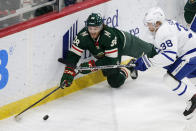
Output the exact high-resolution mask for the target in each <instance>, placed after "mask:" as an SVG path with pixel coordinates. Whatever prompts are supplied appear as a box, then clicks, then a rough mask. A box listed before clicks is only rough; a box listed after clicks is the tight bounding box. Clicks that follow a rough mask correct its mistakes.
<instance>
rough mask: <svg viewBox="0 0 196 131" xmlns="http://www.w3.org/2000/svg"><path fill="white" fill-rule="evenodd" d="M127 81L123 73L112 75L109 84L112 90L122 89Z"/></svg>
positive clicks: (109, 77) (108, 78)
mask: <svg viewBox="0 0 196 131" xmlns="http://www.w3.org/2000/svg"><path fill="white" fill-rule="evenodd" d="M125 80H126V77H125V75H124V74H122V73H118V74H116V75H111V76H108V77H107V82H108V84H109V85H110V86H111V87H112V88H119V87H121V86H122V85H123V84H124V82H125Z"/></svg>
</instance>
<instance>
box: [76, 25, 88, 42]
mask: <svg viewBox="0 0 196 131" xmlns="http://www.w3.org/2000/svg"><path fill="white" fill-rule="evenodd" d="M88 36H89V33H88V29H87V27H84V28H82V29H81V30H80V32H79V33H78V34H77V37H78V38H79V39H83V38H85V37H88Z"/></svg>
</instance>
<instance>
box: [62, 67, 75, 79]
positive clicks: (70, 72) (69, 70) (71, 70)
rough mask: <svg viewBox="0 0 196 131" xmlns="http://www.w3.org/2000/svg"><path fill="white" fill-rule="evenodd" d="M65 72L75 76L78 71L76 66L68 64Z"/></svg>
mask: <svg viewBox="0 0 196 131" xmlns="http://www.w3.org/2000/svg"><path fill="white" fill-rule="evenodd" d="M64 73H66V74H70V75H72V76H73V77H74V76H75V75H76V72H75V70H74V68H72V67H68V66H67V67H65V70H64Z"/></svg>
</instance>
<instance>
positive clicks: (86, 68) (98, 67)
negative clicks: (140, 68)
mask: <svg viewBox="0 0 196 131" xmlns="http://www.w3.org/2000/svg"><path fill="white" fill-rule="evenodd" d="M121 67H135V64H129V65H105V66H95V67H76V70H81V71H82V70H92V69H112V68H121Z"/></svg>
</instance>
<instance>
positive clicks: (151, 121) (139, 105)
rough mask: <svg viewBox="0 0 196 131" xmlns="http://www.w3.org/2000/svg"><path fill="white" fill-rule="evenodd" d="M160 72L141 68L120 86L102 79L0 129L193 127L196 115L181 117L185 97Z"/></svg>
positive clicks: (152, 130) (182, 130) (185, 130)
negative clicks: (172, 88)
mask: <svg viewBox="0 0 196 131" xmlns="http://www.w3.org/2000/svg"><path fill="white" fill-rule="evenodd" d="M162 76H163V73H160V71H159V70H149V71H147V72H144V73H141V72H140V74H139V78H138V79H137V80H131V79H128V80H127V81H126V83H125V85H124V86H122V87H121V88H119V89H112V88H109V86H108V84H107V83H106V82H102V83H100V84H98V85H94V86H92V87H89V88H86V89H83V90H80V91H78V92H75V93H73V94H70V95H68V96H65V97H62V98H60V99H57V100H55V101H52V102H49V103H47V104H45V105H42V106H39V107H36V108H34V109H31V110H28V111H27V112H25V113H24V114H23V116H22V119H21V121H15V120H14V119H13V117H10V118H8V119H5V120H1V121H0V131H196V123H195V122H196V117H194V118H193V119H191V120H189V121H187V120H186V119H185V118H184V116H183V115H182V112H183V111H184V109H185V101H184V100H183V99H182V98H180V97H179V96H177V95H176V94H174V92H172V91H171V90H170V89H169V88H168V87H166V86H165V85H164V83H163V81H162ZM46 114H48V115H49V118H48V120H46V121H44V120H43V119H42V118H43V117H44V116H45V115H46Z"/></svg>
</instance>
